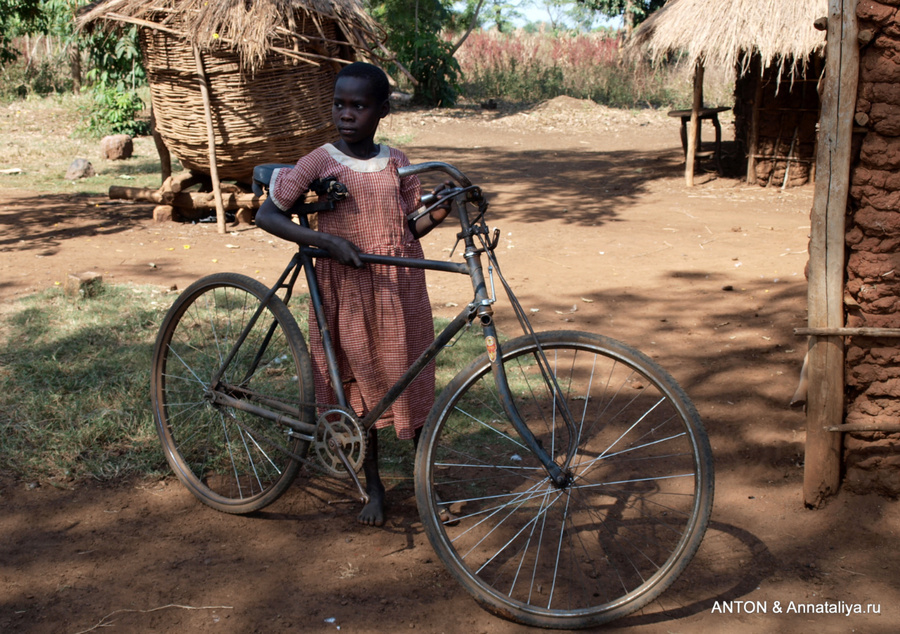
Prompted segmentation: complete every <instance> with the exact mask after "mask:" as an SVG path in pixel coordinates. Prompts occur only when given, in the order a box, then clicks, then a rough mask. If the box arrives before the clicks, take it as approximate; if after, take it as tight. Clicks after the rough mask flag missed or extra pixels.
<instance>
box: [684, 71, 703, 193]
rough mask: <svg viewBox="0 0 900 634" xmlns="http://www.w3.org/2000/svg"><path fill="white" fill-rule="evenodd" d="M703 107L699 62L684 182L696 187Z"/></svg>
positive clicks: (688, 136)
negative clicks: (696, 165)
mask: <svg viewBox="0 0 900 634" xmlns="http://www.w3.org/2000/svg"><path fill="white" fill-rule="evenodd" d="M702 107H703V64H702V63H700V61H699V60H698V61H697V65H696V67H695V68H694V103H693V105H692V106H691V122H690V123H689V124H688V134H687V156H686V157H685V161H684V182H685V184H686V185H687V186H688V187H693V186H694V161H696V160H697V136H698V133H699V131H700V109H701V108H702Z"/></svg>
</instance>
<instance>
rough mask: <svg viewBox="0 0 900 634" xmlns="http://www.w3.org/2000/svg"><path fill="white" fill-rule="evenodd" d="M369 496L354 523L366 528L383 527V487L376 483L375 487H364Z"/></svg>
mask: <svg viewBox="0 0 900 634" xmlns="http://www.w3.org/2000/svg"><path fill="white" fill-rule="evenodd" d="M366 493H368V494H369V501H368V503H367V504H366V505H365V506H364V507H363V508H362V510H361V511H360V512H359V515H358V516H357V517H356V521H357V522H359V523H360V524H365V525H366V526H384V486H383V485H382V484H381V482H378V484H377V486H372V485H368V486H366Z"/></svg>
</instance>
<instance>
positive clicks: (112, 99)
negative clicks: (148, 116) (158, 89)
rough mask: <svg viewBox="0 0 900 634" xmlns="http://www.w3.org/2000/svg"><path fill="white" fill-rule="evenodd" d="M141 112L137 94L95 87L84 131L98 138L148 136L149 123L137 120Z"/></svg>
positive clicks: (142, 103)
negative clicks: (109, 135)
mask: <svg viewBox="0 0 900 634" xmlns="http://www.w3.org/2000/svg"><path fill="white" fill-rule="evenodd" d="M143 110H144V102H143V101H142V100H141V98H140V96H139V95H138V93H137V92H135V91H132V90H125V91H121V90H117V89H115V88H110V87H107V86H96V87H95V88H94V102H93V106H92V108H91V112H90V117H89V118H88V121H87V126H86V128H87V129H86V131H87V132H88V133H89V134H91V135H94V136H98V137H101V136H106V135H108V134H128V135H131V136H140V135H144V134H149V132H150V123H149V121H145V120H141V119H138V118H137V116H138V115H139V114H140V113H141V111H143Z"/></svg>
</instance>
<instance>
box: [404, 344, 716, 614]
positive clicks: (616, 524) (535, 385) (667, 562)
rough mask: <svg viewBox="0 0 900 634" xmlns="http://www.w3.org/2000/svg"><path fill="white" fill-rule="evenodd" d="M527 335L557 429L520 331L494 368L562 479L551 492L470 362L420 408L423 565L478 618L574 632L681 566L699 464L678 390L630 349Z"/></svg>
mask: <svg viewBox="0 0 900 634" xmlns="http://www.w3.org/2000/svg"><path fill="white" fill-rule="evenodd" d="M538 340H539V341H540V345H541V348H542V349H543V351H544V354H545V355H546V358H547V361H548V363H549V369H550V371H552V372H553V373H554V374H555V376H556V384H557V385H558V389H559V392H560V397H561V398H562V399H564V400H565V403H566V405H567V407H568V410H569V412H571V417H570V422H571V424H569V425H567V424H566V423H565V422H564V420H563V417H562V416H561V415H560V409H559V403H560V400H559V399H557V398H554V397H553V389H555V388H552V387H550V386H551V385H552V382H550V381H548V380H547V379H546V378H545V376H544V374H543V373H542V371H541V368H540V366H539V365H538V363H537V360H536V352H537V346H536V345H535V343H534V339H533V338H532V337H530V336H525V337H520V338H518V339H515V340H513V341H510V342H508V343H507V344H505V345H504V346H503V366H504V368H505V369H506V373H507V375H508V378H509V385H510V391H511V393H512V397H513V401H514V403H515V407H516V408H517V410H518V412H519V414H520V415H521V417H522V418H523V420H524V421H525V422H526V424H527V425H528V427H529V429H530V430H531V432H532V433H533V434H534V435H535V437H536V438H537V440H538V442H540V443H541V445H542V446H543V447H544V449H545V450H546V451H547V452H548V453H549V454H550V455H551V457H553V458H554V460H555V461H556V462H557V464H560V465H562V464H563V462H564V461H565V460H566V459H570V462H569V465H570V467H569V472H570V474H571V484H570V485H568V486H566V487H563V488H557V487H555V486H554V485H553V483H552V482H551V481H550V479H549V478H548V477H547V473H546V471H545V469H544V467H543V466H542V465H541V464H540V462H539V461H538V460H537V459H536V457H535V456H534V455H533V454H532V453H531V452H529V450H528V449H527V447H526V446H525V444H524V443H523V442H522V441H521V439H520V437H519V435H518V433H517V432H516V430H515V428H514V427H513V425H512V423H511V422H510V421H509V420H508V418H507V416H506V414H505V413H504V410H503V407H502V405H501V399H500V397H499V394H498V390H497V387H496V384H495V381H494V376H493V373H492V372H491V368H490V363H489V362H488V359H487V355H483V356H482V357H479V358H478V359H476V360H475V361H474V362H473V363H472V364H471V365H470V366H469V367H468V368H466V369H465V370H463V371H462V372H460V374H459V375H457V377H456V378H454V379H453V381H452V382H451V383H450V385H449V386H448V387H447V388H446V389H445V390H444V391H443V392H442V394H441V396H440V397H439V398H438V401H437V402H436V403H435V406H434V409H432V411H431V414H430V416H429V419H428V422H427V423H426V426H425V428H424V430H423V434H422V438H421V441H420V446H419V451H418V454H417V456H416V473H417V479H416V500H417V503H418V505H419V512H420V515H421V517H422V522H423V524H424V527H425V531H426V533H427V535H428V537H429V539H430V540H431V543H432V545H433V546H434V548H435V550H436V552H437V554H438V556H439V557H440V558H441V559H442V560H443V562H444V563H445V564H446V565H447V567H448V568H449V570H450V571H451V572H452V573H453V575H454V576H455V577H456V578H457V579H458V580H459V581H460V583H461V584H462V585H463V586H464V587H465V588H466V589H467V590H468V591H469V592H470V593H471V594H472V595H473V596H474V597H475V599H476V600H478V601H479V602H480V603H481V604H482V605H483V606H485V607H486V608H487V609H488V610H489V611H491V612H493V613H496V614H500V615H501V616H504V617H506V618H509V619H512V620H514V621H518V622H520V623H524V624H527V625H536V626H542V627H554V628H579V627H589V626H593V625H598V624H601V623H605V622H608V621H611V620H613V619H616V618H619V617H622V616H625V615H626V614H629V613H631V612H633V611H635V610H637V609H639V608H641V607H643V606H645V605H646V604H648V603H649V602H650V601H652V600H653V599H655V598H656V597H657V596H659V595H660V594H661V593H662V592H663V591H664V590H665V589H666V588H668V587H669V585H671V584H672V582H673V581H674V580H675V579H676V578H677V577H678V575H679V574H680V573H681V572H682V571H683V570H684V568H685V567H686V566H687V565H688V563H689V562H690V560H691V558H692V557H693V556H694V554H695V553H696V551H697V548H698V547H699V545H700V540H701V539H702V537H703V533H704V532H705V530H706V526H707V523H708V521H709V514H710V510H711V507H712V498H713V467H712V455H711V451H710V447H709V441H708V439H707V436H706V432H705V431H704V429H703V426H702V424H701V422H700V417H699V415H698V414H697V412H696V410H695V408H694V406H693V405H692V404H691V403H690V401H689V399H688V397H687V396H686V395H685V393H684V391H683V390H682V389H681V388H680V387H679V386H678V385H677V384H676V383H675V381H674V380H673V379H672V378H671V377H670V376H669V375H668V374H666V373H665V372H664V371H663V370H662V369H660V368H659V367H658V366H657V365H656V364H655V363H654V362H653V361H651V360H650V359H649V358H647V357H646V356H644V355H643V354H641V353H640V352H638V351H636V350H634V349H632V348H629V347H627V346H625V345H623V344H621V343H619V342H616V341H613V340H612V339H608V338H606V337H601V336H598V335H591V334H587V333H579V332H567V331H560V332H547V333H540V334H538ZM570 440H573V442H572V443H571V445H570ZM570 446H571V447H572V453H571V455H569V448H570Z"/></svg>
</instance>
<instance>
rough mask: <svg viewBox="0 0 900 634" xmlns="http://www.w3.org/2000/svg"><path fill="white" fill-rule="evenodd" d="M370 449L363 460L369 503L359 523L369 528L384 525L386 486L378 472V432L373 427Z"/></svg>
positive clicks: (370, 436) (369, 441)
mask: <svg viewBox="0 0 900 634" xmlns="http://www.w3.org/2000/svg"><path fill="white" fill-rule="evenodd" d="M366 441H367V444H368V448H367V451H366V457H365V458H364V459H363V474H364V475H365V476H366V493H367V494H368V495H369V502H368V503H367V504H366V505H365V506H364V507H363V508H362V511H360V513H359V515H358V516H357V518H356V519H357V521H358V522H359V523H360V524H366V525H368V526H382V525H383V524H384V484H383V483H382V482H381V475H380V474H379V472H378V430H377V429H375V428H374V427H372V428H371V429H370V430H369V433H368V436H367V437H366Z"/></svg>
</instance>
